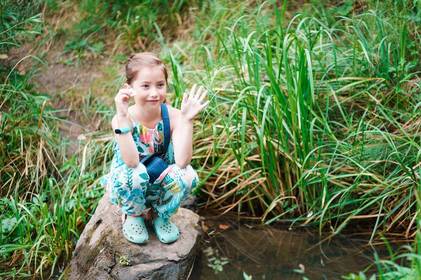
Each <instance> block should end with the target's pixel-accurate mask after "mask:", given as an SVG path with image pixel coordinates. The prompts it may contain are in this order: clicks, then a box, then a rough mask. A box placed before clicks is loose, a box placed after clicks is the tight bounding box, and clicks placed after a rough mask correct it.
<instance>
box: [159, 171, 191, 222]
mask: <svg viewBox="0 0 421 280" xmlns="http://www.w3.org/2000/svg"><path fill="white" fill-rule="evenodd" d="M165 173H166V174H165V175H164V176H165V177H163V178H158V179H157V181H156V182H155V184H156V183H160V185H161V186H160V190H161V191H160V197H159V199H158V200H156V201H154V202H153V203H152V206H153V208H154V210H155V212H156V213H157V214H158V216H159V217H161V218H163V219H169V218H170V217H171V216H172V215H173V214H174V213H175V212H176V211H177V209H178V208H179V207H180V204H181V202H182V201H183V200H184V199H185V198H187V196H188V195H189V194H190V192H191V189H192V188H194V187H195V186H196V185H197V182H198V180H199V179H198V176H197V173H196V171H195V170H194V169H193V168H192V167H191V165H188V166H187V167H186V168H183V169H181V168H180V167H178V166H177V165H175V164H172V165H170V166H169V167H168V169H167V170H166V172H165Z"/></svg>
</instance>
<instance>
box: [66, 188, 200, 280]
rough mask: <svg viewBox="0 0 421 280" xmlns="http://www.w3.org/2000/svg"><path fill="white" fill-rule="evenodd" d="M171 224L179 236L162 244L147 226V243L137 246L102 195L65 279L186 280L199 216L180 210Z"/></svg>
mask: <svg viewBox="0 0 421 280" xmlns="http://www.w3.org/2000/svg"><path fill="white" fill-rule="evenodd" d="M172 221H173V222H174V223H175V224H176V225H177V226H178V228H179V229H180V232H181V236H180V238H179V239H178V240H177V241H176V242H175V243H172V244H169V245H168V244H162V243H161V242H159V240H158V239H157V237H156V235H155V233H154V231H153V229H152V228H151V226H150V224H149V223H147V227H148V232H149V242H148V243H147V244H145V245H137V244H133V243H130V242H129V241H127V240H126V239H125V238H124V236H123V233H122V231H121V212H120V210H119V208H118V207H116V206H114V205H112V204H111V203H110V202H109V201H108V195H107V194H106V195H104V197H103V198H102V199H101V201H100V202H99V204H98V207H97V209H96V211H95V214H94V215H93V216H92V218H91V220H90V221H89V223H88V224H87V225H86V227H85V229H84V231H83V233H82V235H81V236H80V239H79V241H78V243H77V245H76V248H75V250H74V252H73V257H72V260H71V262H70V265H69V266H68V267H67V269H66V271H65V279H71V280H79V279H97V280H102V279H122V280H123V279H124V280H131V279H183V280H184V279H188V278H189V275H190V272H191V270H192V268H193V263H194V259H195V257H196V253H197V247H198V243H199V237H200V230H199V227H198V222H199V216H198V215H197V214H195V213H194V212H192V211H190V210H188V209H184V208H180V209H179V210H178V212H177V213H176V214H175V215H174V216H173V217H172Z"/></svg>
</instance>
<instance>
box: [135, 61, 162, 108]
mask: <svg viewBox="0 0 421 280" xmlns="http://www.w3.org/2000/svg"><path fill="white" fill-rule="evenodd" d="M131 86H132V89H133V93H134V100H135V103H136V104H137V105H140V106H142V107H144V106H145V107H150V108H154V107H159V106H160V104H161V103H162V102H163V101H164V100H165V97H166V94H167V84H166V81H165V75H164V72H163V71H162V68H160V67H158V66H143V67H142V68H141V69H140V70H139V72H138V73H137V75H136V78H135V79H134V80H133V82H132V84H131Z"/></svg>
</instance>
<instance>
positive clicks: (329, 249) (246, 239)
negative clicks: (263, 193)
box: [190, 220, 388, 280]
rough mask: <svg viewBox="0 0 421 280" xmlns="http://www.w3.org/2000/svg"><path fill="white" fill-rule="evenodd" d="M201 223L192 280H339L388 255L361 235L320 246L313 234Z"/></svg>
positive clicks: (274, 228)
mask: <svg viewBox="0 0 421 280" xmlns="http://www.w3.org/2000/svg"><path fill="white" fill-rule="evenodd" d="M203 224H204V227H205V230H207V231H208V234H207V235H206V236H205V238H204V240H203V242H202V246H201V252H200V254H199V256H198V258H197V259H196V262H195V266H194V268H193V271H192V274H191V277H190V279H199V280H213V279H229V280H234V279H287V280H292V279H294V280H295V279H300V280H301V279H311V280H313V279H342V278H341V276H342V275H346V274H348V273H351V272H354V273H358V272H359V271H361V270H363V269H365V268H366V267H367V266H368V265H370V264H372V263H373V258H374V253H375V252H376V253H377V254H378V255H379V256H381V257H382V256H384V257H386V256H388V252H387V250H386V248H385V247H384V246H383V247H376V248H374V247H371V246H368V245H367V244H368V241H367V239H366V238H361V237H360V238H357V237H350V236H344V235H341V236H336V237H334V238H331V239H330V240H325V241H324V242H320V238H319V235H318V233H317V232H313V233H312V232H309V231H304V230H299V231H296V230H294V231H292V230H288V228H286V229H282V228H277V227H271V226H250V225H247V224H242V225H240V224H238V223H237V224H236V223H233V222H227V221H224V222H222V223H221V222H220V221H219V222H216V220H213V221H212V220H211V221H209V220H206V221H205V222H204V223H203ZM202 227H203V226H202ZM247 275H248V276H251V277H252V278H247Z"/></svg>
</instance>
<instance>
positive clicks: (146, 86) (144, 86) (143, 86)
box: [141, 85, 149, 89]
mask: <svg viewBox="0 0 421 280" xmlns="http://www.w3.org/2000/svg"><path fill="white" fill-rule="evenodd" d="M141 87H142V88H145V89H147V88H149V85H141Z"/></svg>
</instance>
